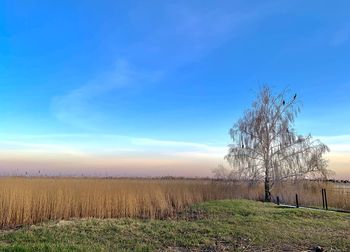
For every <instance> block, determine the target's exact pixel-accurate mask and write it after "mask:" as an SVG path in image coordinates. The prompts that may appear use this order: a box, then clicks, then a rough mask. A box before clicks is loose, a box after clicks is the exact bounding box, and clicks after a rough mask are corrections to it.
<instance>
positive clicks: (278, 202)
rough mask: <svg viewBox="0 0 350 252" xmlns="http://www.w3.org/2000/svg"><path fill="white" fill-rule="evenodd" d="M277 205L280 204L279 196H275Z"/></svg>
mask: <svg viewBox="0 0 350 252" xmlns="http://www.w3.org/2000/svg"><path fill="white" fill-rule="evenodd" d="M277 205H280V197H278V196H277Z"/></svg>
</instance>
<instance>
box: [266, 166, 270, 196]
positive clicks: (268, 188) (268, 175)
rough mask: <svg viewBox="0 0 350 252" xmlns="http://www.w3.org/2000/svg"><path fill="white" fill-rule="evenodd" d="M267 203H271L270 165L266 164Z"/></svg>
mask: <svg viewBox="0 0 350 252" xmlns="http://www.w3.org/2000/svg"><path fill="white" fill-rule="evenodd" d="M265 166H266V167H265V201H266V202H271V193H270V174H269V163H268V162H266V164H265Z"/></svg>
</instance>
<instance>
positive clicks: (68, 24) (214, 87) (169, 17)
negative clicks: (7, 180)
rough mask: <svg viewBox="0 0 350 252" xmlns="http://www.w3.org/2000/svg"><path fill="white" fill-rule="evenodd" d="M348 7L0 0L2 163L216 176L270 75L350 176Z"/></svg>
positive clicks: (301, 126) (305, 129) (301, 125)
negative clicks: (231, 132)
mask: <svg viewBox="0 0 350 252" xmlns="http://www.w3.org/2000/svg"><path fill="white" fill-rule="evenodd" d="M126 2H127V3H126ZM349 9H350V4H349V3H347V2H346V1H323V2H322V3H320V2H319V1H307V2H305V1H249V2H248V1H232V0H231V1H203V0H202V1H74V2H72V1H59V2H56V3H53V2H52V1H49V2H48V1H42V2H40V1H1V3H0V112H1V115H2V119H1V123H0V137H1V138H0V150H1V153H0V157H1V159H0V161H1V162H0V163H1V164H0V168H1V169H2V170H3V171H4V172H5V171H8V170H13V169H19V170H20V171H24V170H37V169H39V168H40V169H47V172H48V173H50V172H52V173H54V172H56V173H60V172H62V173H64V172H68V171H72V172H73V171H74V172H76V173H80V172H82V173H96V174H101V173H103V174H105V173H112V174H116V175H123V174H124V175H127V174H132V175H154V174H156V175H158V174H159V175H168V174H175V175H191V176H192V175H198V176H201V175H204V176H208V175H210V170H211V169H212V168H215V167H216V166H217V164H218V163H220V162H222V157H223V156H224V155H225V151H226V145H227V144H228V143H229V142H230V138H229V136H228V133H227V132H228V129H229V128H230V127H231V126H232V124H233V123H234V121H235V120H237V119H238V118H239V117H240V115H241V114H242V112H243V110H244V109H246V108H248V107H249V106H250V104H251V102H252V100H253V99H254V97H255V95H256V92H257V90H258V89H259V87H261V86H262V85H263V84H265V83H269V84H270V85H271V86H272V87H273V88H274V89H275V90H276V91H278V90H281V89H283V88H285V87H288V88H290V89H291V90H293V92H294V91H295V92H296V93H298V95H299V97H300V99H301V100H302V103H303V106H302V113H301V114H300V116H299V118H298V120H297V123H296V128H297V129H298V131H299V132H301V133H309V132H311V133H312V134H313V135H315V136H318V137H319V138H321V139H322V140H323V141H325V142H326V143H327V144H329V145H330V147H331V150H332V149H333V150H334V151H332V152H331V154H330V159H331V166H332V167H331V168H334V169H335V170H336V171H339V172H338V173H339V174H340V175H341V176H343V177H344V176H350V137H349V135H350V132H349V129H350V116H349V115H350V112H349V108H350V99H349V93H350V77H349V69H350V61H349V58H350V16H349V15H348V10H349ZM82 160H84V161H82Z"/></svg>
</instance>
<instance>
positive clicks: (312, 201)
mask: <svg viewBox="0 0 350 252" xmlns="http://www.w3.org/2000/svg"><path fill="white" fill-rule="evenodd" d="M272 200H273V202H274V203H276V204H278V205H286V206H294V207H297V208H298V207H309V208H317V209H324V210H333V211H340V212H348V213H350V187H339V188H337V187H332V188H321V189H320V190H317V191H314V192H312V194H311V193H309V192H306V191H305V190H303V191H295V193H293V192H290V191H289V192H286V191H281V192H278V193H276V195H274V197H273V199H272Z"/></svg>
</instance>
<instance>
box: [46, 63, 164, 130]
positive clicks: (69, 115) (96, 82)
mask: <svg viewBox="0 0 350 252" xmlns="http://www.w3.org/2000/svg"><path fill="white" fill-rule="evenodd" d="M160 77H161V72H145V71H141V70H136V69H135V68H133V67H131V66H130V65H129V64H128V63H127V62H126V61H123V60H119V61H118V62H117V64H116V66H115V68H114V70H112V71H109V72H105V73H102V74H100V75H99V76H97V77H96V78H95V79H93V80H91V81H90V82H88V83H86V84H83V85H82V86H80V87H79V88H77V89H74V90H71V91H69V92H68V93H67V94H65V95H62V96H57V97H55V98H54V99H53V101H52V110H53V113H54V115H55V116H56V117H57V119H59V120H60V121H62V122H65V123H68V124H71V125H74V126H77V127H79V128H87V129H93V128H94V126H96V125H94V124H95V122H101V121H103V120H104V119H105V118H104V117H105V115H104V114H103V112H102V111H100V110H99V108H98V104H97V101H96V100H98V99H99V98H101V97H103V96H104V95H106V94H108V93H110V92H115V91H116V90H118V89H122V88H130V87H134V86H137V85H141V83H142V84H143V83H147V82H153V81H156V80H157V79H159V78H160Z"/></svg>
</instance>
